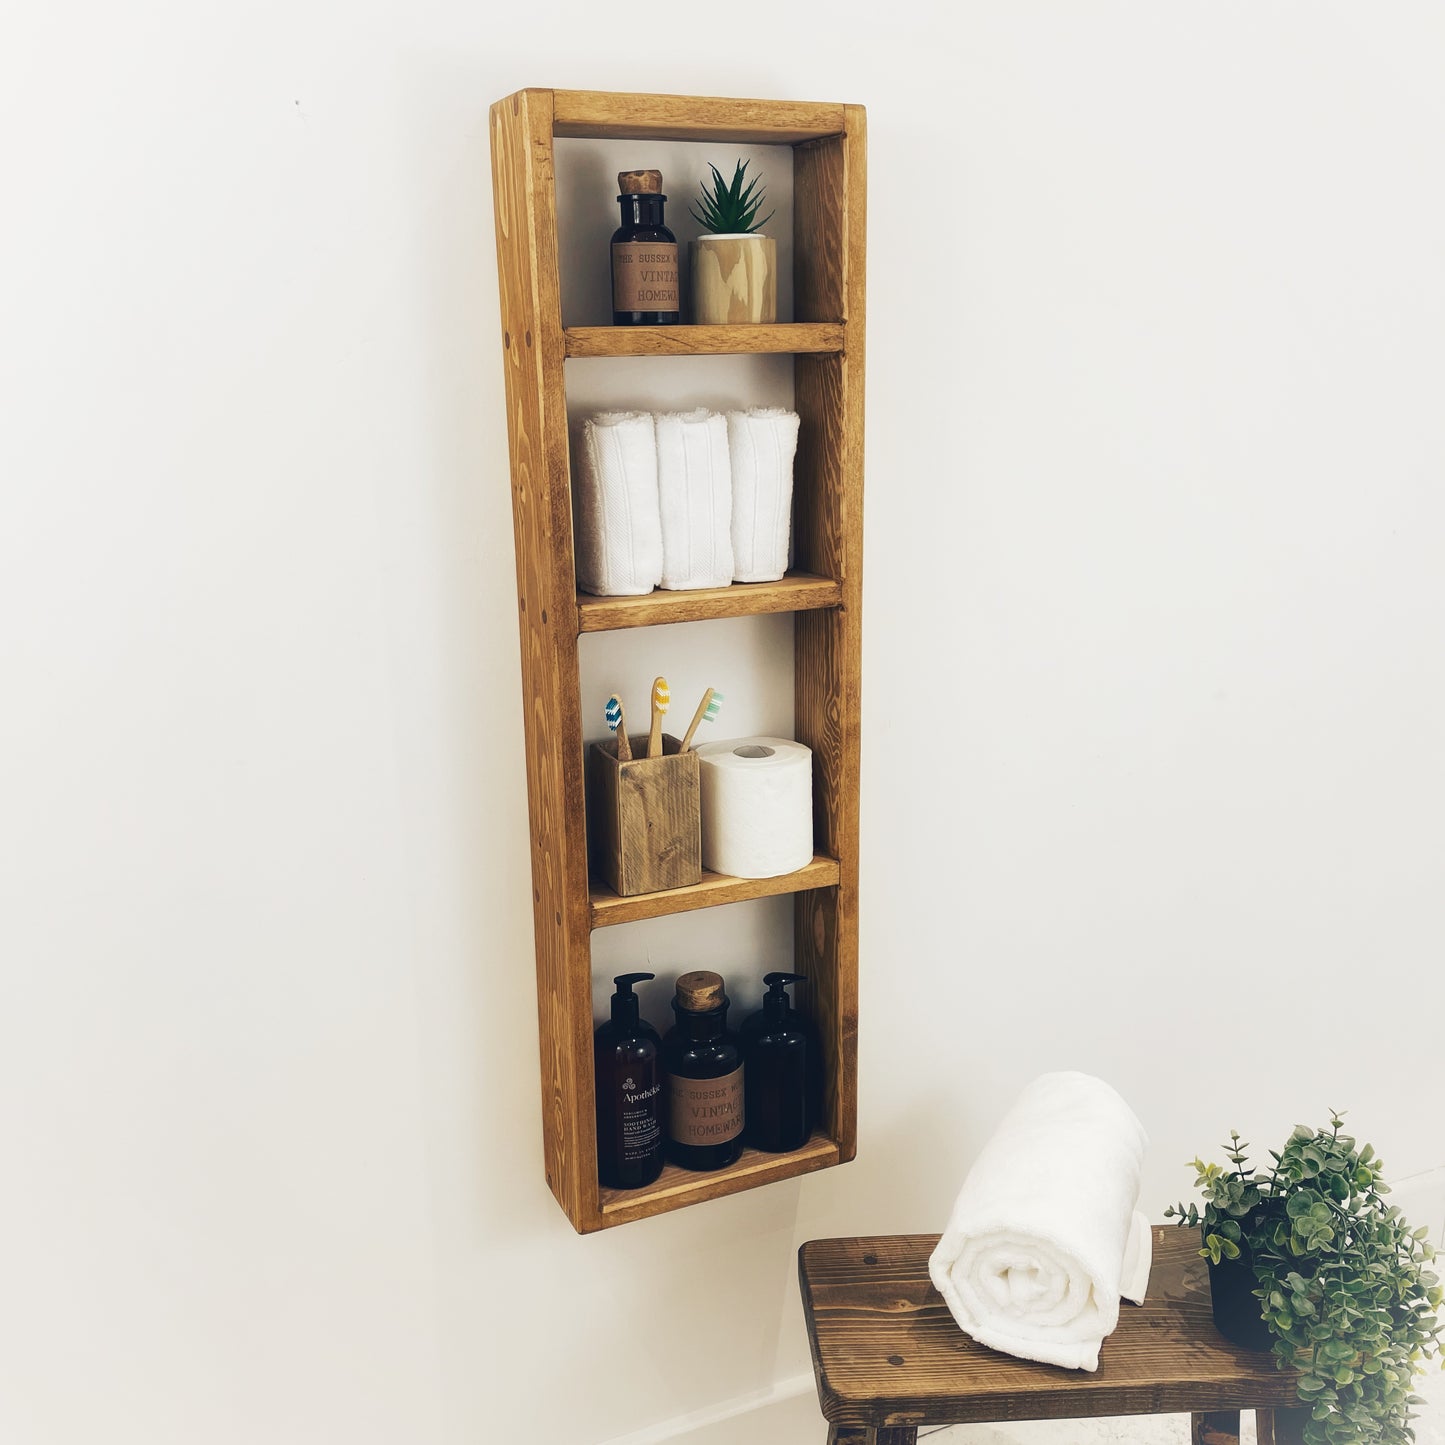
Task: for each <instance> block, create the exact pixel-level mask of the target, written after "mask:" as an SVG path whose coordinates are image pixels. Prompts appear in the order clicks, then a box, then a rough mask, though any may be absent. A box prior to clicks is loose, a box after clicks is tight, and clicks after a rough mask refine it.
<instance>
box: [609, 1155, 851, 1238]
mask: <svg viewBox="0 0 1445 1445" xmlns="http://www.w3.org/2000/svg"><path fill="white" fill-rule="evenodd" d="M842 1162H843V1160H842V1158H841V1156H840V1154H839V1150H838V1146H837V1145H836V1144H835V1143H834V1142H833V1141H832V1140H831V1139H829V1138H827V1137H826V1136H825V1135H823V1134H822V1133H819V1132H816V1131H815V1132H814V1134H813V1137H812V1138H811V1139H809V1140H808V1142H807V1143H806V1144H804V1145H803V1147H802V1148H801V1149H795V1150H793V1152H792V1153H791V1154H764V1153H762V1152H761V1151H760V1150H757V1149H744V1150H743V1152H742V1154H741V1155H740V1156H739V1158H738V1162H737V1163H736V1164H733V1165H730V1166H729V1167H728V1168H727V1169H717V1170H714V1171H712V1172H711V1173H707V1174H702V1173H698V1172H696V1171H694V1170H691V1169H679V1168H678V1167H677V1165H675V1164H669V1165H667V1167H666V1168H665V1169H663V1171H662V1173H661V1174H659V1175H658V1176H657V1178H656V1179H655V1180H653V1182H652V1183H651V1184H649V1185H647V1186H645V1187H644V1188H642V1189H601V1190H599V1191H598V1204H599V1209H598V1213H599V1215H600V1216H601V1225H602V1228H604V1229H606V1228H607V1227H608V1226H609V1225H613V1224H627V1223H629V1222H630V1221H631V1220H634V1219H644V1218H646V1217H647V1216H649V1215H653V1214H661V1213H663V1212H665V1211H666V1210H669V1209H682V1208H684V1207H685V1206H686V1205H689V1204H701V1203H702V1202H703V1201H704V1200H707V1199H721V1198H722V1197H723V1196H724V1195H727V1194H738V1193H741V1192H742V1191H743V1190H744V1189H754V1188H756V1187H757V1186H758V1185H760V1184H773V1183H775V1182H776V1181H778V1180H779V1179H795V1178H797V1176H798V1175H800V1174H812V1173H814V1172H815V1171H816V1170H819V1169H828V1168H830V1167H831V1166H832V1165H834V1164H841V1163H842Z"/></svg>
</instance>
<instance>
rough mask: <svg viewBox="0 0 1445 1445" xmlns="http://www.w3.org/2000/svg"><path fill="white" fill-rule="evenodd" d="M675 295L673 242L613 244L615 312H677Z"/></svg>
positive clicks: (676, 293)
mask: <svg viewBox="0 0 1445 1445" xmlns="http://www.w3.org/2000/svg"><path fill="white" fill-rule="evenodd" d="M678 294H679V292H678V284H677V243H676V242H674V241H614V242H613V243H612V309H613V310H614V311H676V310H678V307H679V302H678Z"/></svg>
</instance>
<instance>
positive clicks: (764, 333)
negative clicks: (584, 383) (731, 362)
mask: <svg viewBox="0 0 1445 1445" xmlns="http://www.w3.org/2000/svg"><path fill="white" fill-rule="evenodd" d="M845 331H846V328H845V327H844V325H843V323H842V322H840V321H788V322H778V323H770V324H768V325H739V326H569V327H567V328H566V330H565V331H564V332H563V333H562V334H563V336H564V338H565V339H566V345H567V355H568V356H572V357H584V356H746V355H777V354H779V353H789V352H791V353H793V354H794V355H813V354H819V353H829V354H831V353H836V352H840V351H842V350H843V338H844V334H845Z"/></svg>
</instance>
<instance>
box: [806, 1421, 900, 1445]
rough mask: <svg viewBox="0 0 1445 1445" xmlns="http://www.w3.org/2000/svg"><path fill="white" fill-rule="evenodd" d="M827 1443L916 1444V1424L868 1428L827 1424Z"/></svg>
mask: <svg viewBox="0 0 1445 1445" xmlns="http://www.w3.org/2000/svg"><path fill="white" fill-rule="evenodd" d="M828 1445H918V1427H917V1426H916V1425H884V1426H881V1427H880V1428H879V1429H877V1430H870V1429H867V1428H865V1427H864V1426H862V1425H829V1426H828Z"/></svg>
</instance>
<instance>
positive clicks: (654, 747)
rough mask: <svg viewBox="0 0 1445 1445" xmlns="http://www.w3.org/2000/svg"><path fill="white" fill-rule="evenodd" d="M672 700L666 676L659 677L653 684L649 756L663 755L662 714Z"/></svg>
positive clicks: (648, 740)
mask: <svg viewBox="0 0 1445 1445" xmlns="http://www.w3.org/2000/svg"><path fill="white" fill-rule="evenodd" d="M671 702H672V689H671V688H670V687H668V685H667V679H666V678H665V677H659V678H658V679H657V681H656V682H654V683H653V684H652V731H651V732H650V733H649V734H648V735H647V756H648V757H650V758H660V757H661V756H662V715H663V713H665V712H666V711H667V708H668V704H669V703H671Z"/></svg>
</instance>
